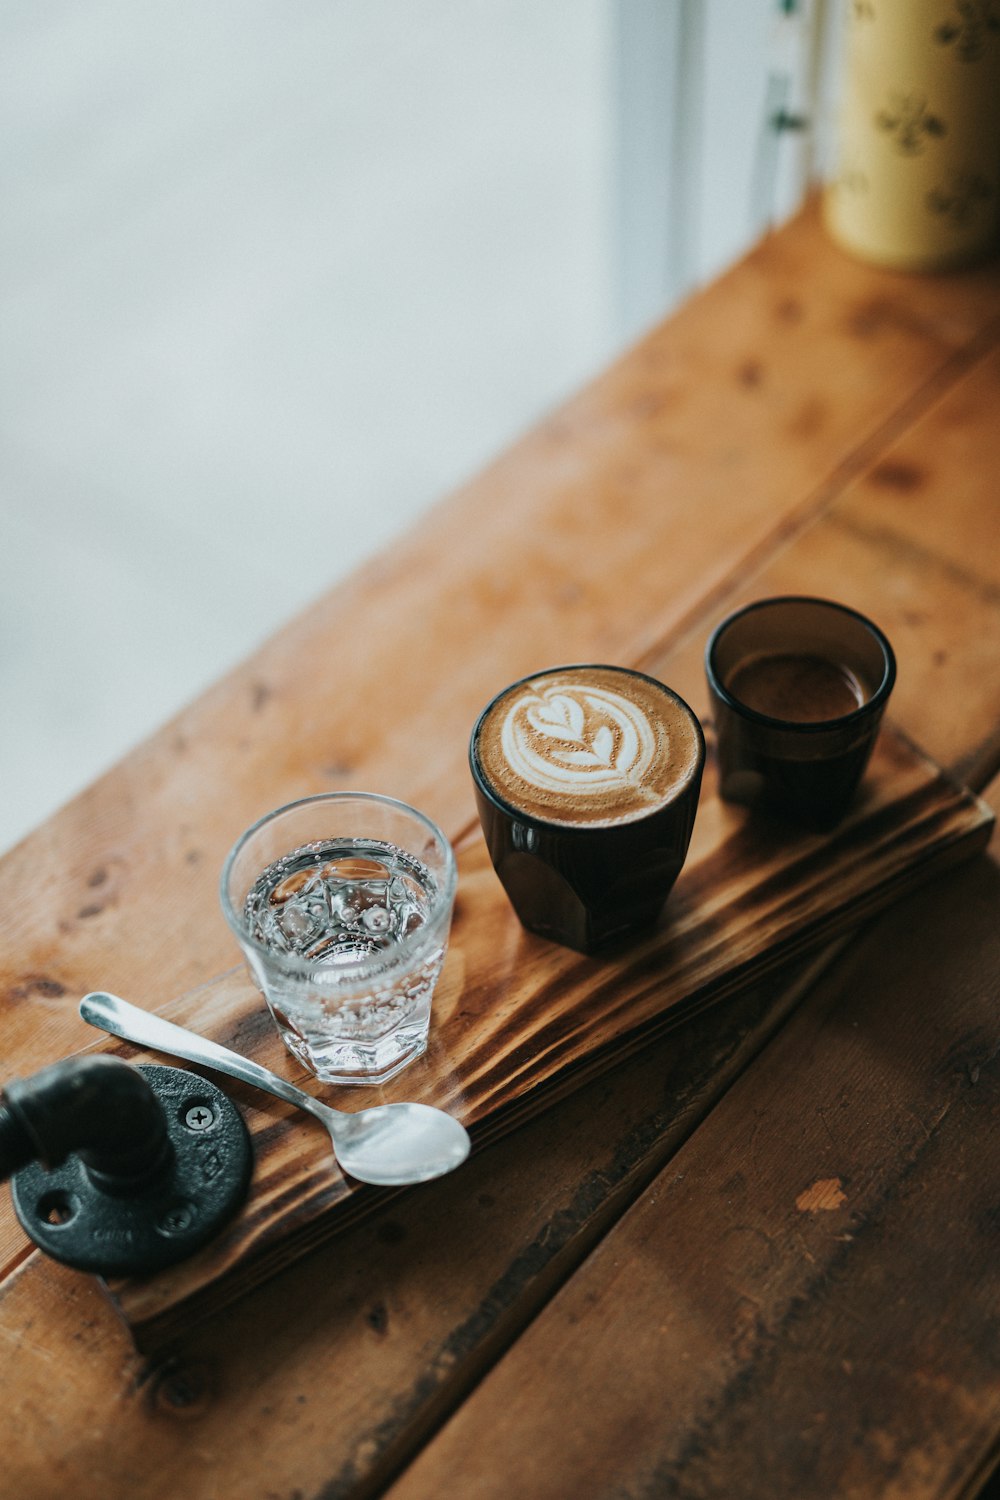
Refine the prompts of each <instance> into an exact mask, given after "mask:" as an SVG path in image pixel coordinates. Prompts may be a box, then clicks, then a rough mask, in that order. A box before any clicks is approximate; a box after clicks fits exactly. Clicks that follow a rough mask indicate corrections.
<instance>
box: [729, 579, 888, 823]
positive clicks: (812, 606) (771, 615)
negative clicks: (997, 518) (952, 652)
mask: <svg viewBox="0 0 1000 1500" xmlns="http://www.w3.org/2000/svg"><path fill="white" fill-rule="evenodd" d="M705 667H706V674H707V677H708V686H709V692H710V695H711V699H712V707H713V713H714V719H715V738H716V757H717V760H718V766H719V790H720V793H721V795H722V797H723V798H724V799H725V800H727V801H729V802H742V803H745V804H748V805H750V806H755V805H758V804H759V805H762V806H766V807H770V808H771V809H773V810H774V811H777V812H780V813H783V814H785V815H787V816H789V817H791V818H793V819H794V820H796V821H797V822H800V823H803V824H806V825H808V826H810V827H813V828H817V829H827V828H831V827H833V825H834V824H835V823H837V822H838V821H839V820H840V819H841V818H842V817H843V816H844V814H845V813H846V811H847V809H848V807H849V806H850V803H851V801H852V799H853V797H854V795H855V792H856V790H857V787H858V784H859V782H860V780H861V777H862V775H863V774H864V770H865V767H866V765H867V764H868V759H869V757H870V755H871V752H872V749H873V747H874V744H875V739H876V736H877V734H878V729H879V724H880V722H881V719H882V714H883V711H884V709H885V705H886V702H887V700H888V698H889V694H890V693H891V691H892V687H893V683H894V681H895V676H896V662H895V658H894V656H893V652H892V647H891V646H890V645H889V642H888V640H887V639H886V637H885V636H884V635H883V633H882V631H881V630H879V628H878V626H877V625H874V624H873V623H872V621H871V620H868V619H866V618H865V616H864V615H861V614H859V613H858V612H857V611H856V610H853V609H848V608H847V607H846V606H845V605H842V604H836V603H833V602H832V601H831V600H827V599H812V598H803V597H798V596H787V597H782V598H777V599H761V600H758V601H757V602H756V603H754V604H750V605H748V606H747V607H746V608H745V609H741V610H737V611H736V613H735V614H732V615H730V616H729V617H728V619H726V620H723V622H722V624H721V625H719V627H718V628H717V629H716V631H715V632H714V634H713V635H712V638H711V640H710V641H709V643H708V650H707V653H706V659H705Z"/></svg>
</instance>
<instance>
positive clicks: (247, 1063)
mask: <svg viewBox="0 0 1000 1500" xmlns="http://www.w3.org/2000/svg"><path fill="white" fill-rule="evenodd" d="M80 1015H81V1016H82V1018H83V1019H84V1020H85V1021H87V1022H88V1023H89V1024H90V1025H91V1026H96V1027H97V1028H98V1030H99V1031H107V1032H109V1033H110V1034H111V1036H120V1037H122V1038H123V1039H124V1040H125V1041H127V1042H141V1043H142V1044H143V1045H144V1046H146V1047H155V1048H156V1050H157V1051H158V1052H169V1053H170V1054H171V1055H172V1056H173V1057H183V1058H186V1059H187V1061H188V1062H195V1063H204V1064H205V1066H206V1067H209V1068H215V1069H217V1070H218V1072H220V1073H228V1074H229V1076H230V1077H231V1078H239V1079H241V1080H242V1081H243V1082H244V1083H252V1084H253V1085H254V1087H255V1088H258V1089H265V1090H266V1091H267V1092H268V1093H269V1094H275V1095H276V1096H277V1097H278V1098H279V1099H284V1100H285V1102H286V1103H288V1104H296V1105H298V1107H299V1109H305V1110H308V1112H309V1114H311V1115H315V1116H316V1117H317V1119H322V1120H324V1123H325V1110H326V1108H327V1106H324V1105H322V1104H319V1103H318V1102H317V1101H316V1100H315V1099H313V1098H312V1097H311V1095H309V1094H306V1093H303V1091H302V1090H301V1089H297V1088H296V1087H295V1085H294V1084H293V1083H287V1082H286V1081H285V1079H284V1078H279V1077H278V1075H277V1073H271V1072H269V1071H268V1069H267V1068H262V1067H261V1066H260V1064H259V1063H255V1062H251V1060H250V1058H249V1057H241V1056H240V1054H239V1053H238V1052H230V1050H229V1048H228V1047H220V1046H219V1043H218V1042H212V1041H209V1039H208V1037H206V1036H199V1035H198V1033H197V1032H196V1031H187V1030H186V1029H185V1028H184V1027H183V1026H175V1025H174V1023H173V1021H165V1020H164V1019H163V1017H162V1016H154V1015H153V1013H152V1012H151V1011H148V1010H141V1009H140V1008H139V1006H138V1005H130V1004H129V1002H128V1001H127V1000H120V999H119V998H118V996H117V995H109V994H106V993H105V992H104V991H103V990H97V991H95V992H94V993H93V994H91V995H84V997H83V999H82V1000H81V1001H80Z"/></svg>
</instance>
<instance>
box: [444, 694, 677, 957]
mask: <svg viewBox="0 0 1000 1500" xmlns="http://www.w3.org/2000/svg"><path fill="white" fill-rule="evenodd" d="M704 758H705V742H704V736H703V734H702V730H701V725H700V724H699V723H698V720H697V718H696V717H695V715H694V714H693V713H692V712H691V710H690V709H689V708H688V706H687V704H686V703H684V701H683V700H682V699H681V698H679V697H678V696H677V694H676V693H673V692H672V691H671V690H670V689H669V688H667V687H665V686H664V685H663V683H660V682H657V681H656V680H655V679H654V678H652V677H648V676H646V675H645V674H644V673H642V672H633V671H630V670H627V669H625V668H622V667H612V666H570V667H553V668H550V669H549V670H548V671H545V672H540V673H537V674H535V675H534V676H532V677H528V678H524V679H522V680H521V681H519V682H515V683H513V684H512V685H511V686H510V687H507V688H505V689H504V690H503V692H501V693H499V694H498V695H497V697H496V698H494V699H493V700H492V702H491V703H489V704H488V705H487V707H486V708H485V709H484V710H483V712H482V713H481V714H480V716H479V718H478V720H477V722H476V726H475V728H474V730H473V733H472V741H471V745H470V752H469V760H470V766H471V769H472V777H473V782H474V784H475V791H476V801H477V804H478V807H479V816H480V821H481V823H482V826H483V832H484V834H485V837H486V844H487V847H488V849H489V852H490V857H491V859H492V861H493V865H494V868H495V869H496V872H497V875H498V876H499V878H500V881H501V883H502V885H503V887H504V889H505V891H506V893H507V896H508V898H509V899H510V902H511V904H512V906H513V907H514V910H515V911H516V912H517V915H518V917H519V918H520V920H521V921H522V923H523V924H524V926H525V927H527V928H528V929H529V931H531V932H535V933H538V934H539V936H541V937H546V938H549V939H550V940H552V941H553V942H558V943H562V944H564V945H565V946H567V947H570V948H576V949H578V950H580V951H582V952H592V951H594V950H595V949H597V948H600V947H602V946H603V945H605V944H608V943H611V942H613V941H615V940H616V939H621V938H624V937H627V936H629V935H631V934H633V933H636V932H638V931H641V930H642V929H643V928H646V927H649V926H650V925H651V924H652V923H653V922H655V920H656V918H657V917H658V916H659V914H660V912H661V910H662V908H663V904H664V902H665V900H666V898H667V896H668V894H669V892H670V889H671V887H672V886H673V884H674V881H675V880H676V878H677V875H678V874H679V872H680V869H681V867H682V865H683V863H684V859H685V857H686V855H687V850H688V845H689V843H690V839H691V831H692V828H693V826H694V817H695V812H696V809H697V805H698V793H699V789H700V785H701V775H702V768H703V765H704Z"/></svg>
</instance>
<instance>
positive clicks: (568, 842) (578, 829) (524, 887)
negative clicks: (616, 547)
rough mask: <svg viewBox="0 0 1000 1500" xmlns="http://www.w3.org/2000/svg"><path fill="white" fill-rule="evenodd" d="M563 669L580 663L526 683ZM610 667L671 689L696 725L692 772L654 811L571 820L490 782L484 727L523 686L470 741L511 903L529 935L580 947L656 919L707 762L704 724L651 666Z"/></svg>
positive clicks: (678, 707) (680, 858) (590, 947)
mask: <svg viewBox="0 0 1000 1500" xmlns="http://www.w3.org/2000/svg"><path fill="white" fill-rule="evenodd" d="M566 670H571V671H580V670H581V669H580V668H571V669H564V668H551V669H549V671H548V672H543V673H541V674H535V675H534V676H533V677H531V678H524V679H522V683H523V684H528V683H539V682H542V683H544V681H545V680H546V678H549V677H551V676H553V675H555V674H558V673H562V672H564V671H566ZM583 670H586V669H583ZM598 670H600V671H602V672H607V671H608V670H609V669H608V668H600V669H598ZM610 670H613V671H616V672H620V673H621V674H622V675H623V676H630V677H633V678H637V679H640V680H641V681H643V682H646V683H649V684H650V685H651V686H652V688H653V689H654V690H655V692H657V693H662V694H665V695H667V697H668V698H669V699H670V702H671V710H672V712H674V713H680V714H683V715H684V718H685V721H686V722H687V723H688V724H689V726H690V729H689V733H690V735H691V736H692V745H693V749H692V757H691V765H690V769H689V771H688V772H686V773H685V775H684V776H683V777H682V778H679V780H678V783H677V785H676V787H674V788H672V789H671V791H670V793H669V794H668V796H667V797H666V799H665V800H663V801H662V802H661V804H660V805H659V806H657V807H655V808H654V809H653V810H652V811H650V812H649V813H647V814H645V815H643V816H641V817H634V818H632V819H631V820H629V821H625V822H620V823H612V824H610V825H609V824H600V825H597V826H594V825H593V824H591V825H589V826H587V825H576V826H574V825H573V824H570V823H567V822H565V821H563V822H556V821H549V820H547V819H544V818H540V817H536V816H534V815H532V814H531V813H528V812H525V811H524V809H523V808H519V807H518V806H517V805H516V804H514V803H513V802H511V801H508V800H507V799H506V798H505V797H504V796H502V795H501V794H500V793H499V792H498V791H497V789H496V788H495V787H494V786H493V785H491V783H490V781H489V779H488V778H487V777H486V775H485V774H484V771H483V767H482V764H481V762H480V758H479V754H478V749H477V742H478V739H479V732H480V729H481V727H482V725H483V722H484V720H485V719H486V717H487V715H488V714H489V713H490V710H491V709H492V708H493V706H494V704H496V703H497V702H498V700H499V699H500V698H502V697H503V696H504V695H505V694H507V693H509V692H510V691H511V690H512V688H517V687H519V686H521V685H522V683H514V684H511V685H510V687H508V688H505V689H504V690H503V693H498V694H497V695H496V697H495V698H493V699H492V700H491V701H490V703H488V704H487V706H486V707H485V708H484V709H483V711H482V713H481V714H480V715H479V718H478V719H477V721H476V725H475V727H474V729H473V731H472V738H471V742H470V746H469V764H470V768H471V771H472V779H473V783H474V787H475V795H476V804H477V807H478V809H479V819H480V822H481V824H482V829H483V833H484V835H485V839H486V845H487V848H488V850H489V853H490V858H491V859H492V861H493V866H494V869H495V870H496V873H497V875H498V877H499V879H500V882H501V884H502V885H503V887H504V890H505V892H506V894H507V897H508V899H509V901H510V903H511V905H512V906H513V908H514V910H515V912H516V913H517V915H518V917H519V918H520V920H521V922H522V924H523V925H524V926H525V927H526V928H527V929H528V930H529V931H530V932H534V933H537V934H538V935H539V936H540V937H544V938H548V939H549V940H550V941H552V942H556V943H561V944H563V945H564V946H565V947H568V948H575V949H576V950H578V951H579V952H583V953H592V952H594V951H596V950H598V949H601V948H604V947H606V946H608V945H609V944H612V943H615V942H618V941H621V940H624V939H626V938H630V937H632V936H635V935H638V934H640V933H641V932H642V931H644V930H645V929H648V928H649V927H651V926H652V925H653V924H654V923H655V922H656V920H657V918H658V917H659V915H660V913H661V912H662V910H663V906H664V903H665V901H666V899H667V896H668V895H669V893H670V890H671V888H672V887H673V884H674V882H675V880H676V879H677V876H678V874H679V873H680V870H681V868H682V866H683V864H684V861H685V858H686V856H687V852H688V845H689V844H690V841H691V833H692V829H693V827H694V819H695V813H696V811H697V807H698V796H699V791H700V788H701V778H702V771H703V768H704V762H705V739H704V734H703V733H702V728H701V725H700V723H699V722H698V719H697V717H696V716H695V714H694V713H693V712H692V711H691V709H690V708H689V707H688V705H687V704H686V703H684V701H683V699H681V698H680V697H679V696H678V695H677V694H676V693H674V692H672V691H671V689H670V688H667V687H665V686H664V684H663V683H659V682H656V681H655V679H652V678H648V677H646V675H645V674H644V673H641V672H632V671H629V670H627V669H625V668H614V669H610Z"/></svg>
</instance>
